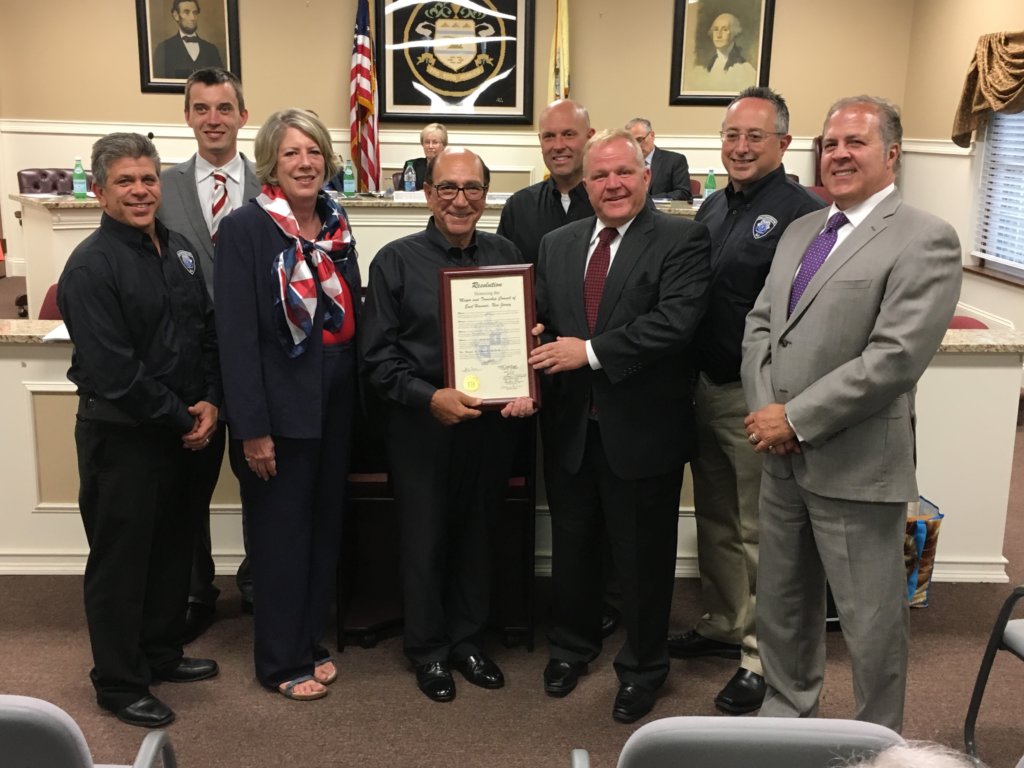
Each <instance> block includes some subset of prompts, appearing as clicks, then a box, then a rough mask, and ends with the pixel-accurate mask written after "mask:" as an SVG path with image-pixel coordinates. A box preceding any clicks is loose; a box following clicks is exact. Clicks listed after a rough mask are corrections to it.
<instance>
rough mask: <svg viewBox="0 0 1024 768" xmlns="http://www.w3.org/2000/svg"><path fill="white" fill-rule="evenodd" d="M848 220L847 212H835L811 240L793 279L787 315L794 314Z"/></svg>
mask: <svg viewBox="0 0 1024 768" xmlns="http://www.w3.org/2000/svg"><path fill="white" fill-rule="evenodd" d="M848 221H849V219H847V218H846V214H845V213H843V212H842V211H839V213H836V214H833V215H832V218H830V219H829V220H828V224H826V225H825V229H824V230H823V231H822V232H821V233H820V234H819V235H818V236H817V237H816V238H814V239H813V240H812V241H811V244H810V246H808V248H807V251H806V252H805V253H804V258H803V260H802V261H801V262H800V269H799V271H797V273H796V277H795V278H794V279H793V287H792V288H790V290H789V311H788V312H787V313H786V317H789V316H790V315H792V314H793V310H794V309H796V305H797V302H798V301H800V297H801V296H803V295H804V291H805V290H807V285H808V284H809V283H810V282H811V280H812V279H813V278H814V276H815V275H816V274H817V273H818V270H819V269H821V265H822V264H824V263H825V259H826V258H827V257H828V255H829V253H830V252H831V251H832V249H833V248H834V247H835V245H836V240H837V239H838V237H839V228H840V227H842V226H843V225H844V224H846V223H847V222H848Z"/></svg>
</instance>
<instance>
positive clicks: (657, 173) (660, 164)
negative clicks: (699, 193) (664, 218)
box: [626, 117, 693, 203]
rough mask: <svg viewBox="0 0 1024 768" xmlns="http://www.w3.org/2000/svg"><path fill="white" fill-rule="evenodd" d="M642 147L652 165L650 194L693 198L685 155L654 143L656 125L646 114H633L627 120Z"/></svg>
mask: <svg viewBox="0 0 1024 768" xmlns="http://www.w3.org/2000/svg"><path fill="white" fill-rule="evenodd" d="M626 130H627V131H629V132H630V134H631V135H632V136H633V138H634V139H636V140H637V143H638V144H639V145H640V151H641V152H643V153H644V164H645V165H646V166H647V167H648V168H650V169H651V184H650V186H649V187H648V188H647V191H648V192H650V194H651V197H667V198H669V199H670V200H685V201H686V202H688V203H692V202H693V192H692V191H691V190H690V169H689V166H687V164H686V155H681V154H679V153H678V152H669V151H668V150H667V149H659V148H658V147H656V146H654V127H653V126H652V125H651V121H650V120H648V119H646V118H644V117H634V118H633V119H632V120H630V121H629V122H628V123H626Z"/></svg>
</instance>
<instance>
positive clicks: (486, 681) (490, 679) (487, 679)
mask: <svg viewBox="0 0 1024 768" xmlns="http://www.w3.org/2000/svg"><path fill="white" fill-rule="evenodd" d="M452 666H453V667H455V668H456V669H457V670H459V672H461V673H462V676H463V677H465V678H466V679H467V680H468V681H469V682H471V683H472V684H473V685H479V686H480V687H481V688H502V687H503V686H504V685H505V676H504V675H503V674H502V673H501V669H499V668H498V665H497V664H495V663H494V662H493V661H491V660H490V659H489V658H487V657H486V656H484V655H483V654H482V653H474V654H471V655H469V656H467V657H466V658H465V659H462V660H460V661H456V662H453V663H452Z"/></svg>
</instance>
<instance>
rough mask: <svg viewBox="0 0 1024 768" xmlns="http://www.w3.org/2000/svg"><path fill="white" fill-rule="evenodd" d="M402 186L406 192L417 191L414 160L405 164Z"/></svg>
mask: <svg viewBox="0 0 1024 768" xmlns="http://www.w3.org/2000/svg"><path fill="white" fill-rule="evenodd" d="M402 187H403V188H404V189H405V191H406V192H415V191H416V169H415V168H413V167H412V160H410V161H409V162H407V163H406V164H405V171H404V172H403V173H402Z"/></svg>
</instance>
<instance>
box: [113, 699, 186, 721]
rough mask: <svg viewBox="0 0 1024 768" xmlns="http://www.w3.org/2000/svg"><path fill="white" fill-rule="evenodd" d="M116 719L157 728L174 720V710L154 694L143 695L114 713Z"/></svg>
mask: <svg viewBox="0 0 1024 768" xmlns="http://www.w3.org/2000/svg"><path fill="white" fill-rule="evenodd" d="M114 715H115V716H116V717H117V719H118V720H120V721H121V722H122V723H128V725H138V726H141V727H143V728H159V727H160V726H163V725H169V724H170V723H173V722H174V712H173V711H172V710H171V708H170V707H168V706H167V705H166V704H164V703H163V702H162V701H160V699H158V698H157V697H156V696H148V695H147V696H143V697H142V698H141V699H139V700H138V701H136V702H133V703H131V704H129V705H128V706H127V707H121V709H119V710H117V712H115V713H114Z"/></svg>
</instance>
